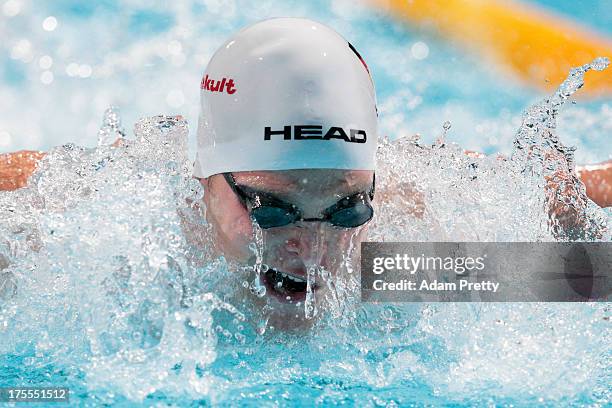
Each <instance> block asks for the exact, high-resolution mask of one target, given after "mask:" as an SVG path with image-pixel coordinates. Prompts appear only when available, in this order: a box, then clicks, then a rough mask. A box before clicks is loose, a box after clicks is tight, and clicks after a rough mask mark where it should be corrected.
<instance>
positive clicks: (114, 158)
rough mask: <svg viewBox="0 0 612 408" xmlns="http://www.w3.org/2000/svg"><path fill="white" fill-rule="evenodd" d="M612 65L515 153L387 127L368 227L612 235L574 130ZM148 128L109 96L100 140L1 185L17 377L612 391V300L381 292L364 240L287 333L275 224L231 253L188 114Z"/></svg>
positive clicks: (568, 89) (121, 389) (536, 125)
mask: <svg viewBox="0 0 612 408" xmlns="http://www.w3.org/2000/svg"><path fill="white" fill-rule="evenodd" d="M606 65H607V61H606V60H604V59H599V60H596V61H594V62H593V63H592V64H587V65H585V66H583V67H580V68H577V69H575V70H573V71H572V73H571V75H570V77H569V78H568V80H567V81H566V82H564V83H563V84H562V86H561V87H560V88H559V90H558V91H557V92H556V93H555V94H554V95H553V96H551V97H550V98H548V99H546V100H544V101H542V102H540V103H538V104H536V105H534V106H533V107H531V108H529V109H528V110H527V111H526V113H525V115H524V118H523V121H522V125H521V126H520V128H519V130H518V132H517V136H516V141H515V144H514V146H515V148H514V151H513V153H512V155H511V156H510V157H507V158H504V157H498V156H497V155H491V156H484V157H476V156H474V155H466V154H465V153H464V151H463V149H462V148H461V147H460V146H458V145H456V144H452V143H448V142H447V141H446V134H447V132H449V131H450V129H451V127H450V123H445V124H444V125H443V126H442V130H441V131H442V134H441V137H440V138H439V140H438V141H437V142H436V143H435V144H434V145H431V146H429V145H425V144H423V143H422V142H420V140H419V139H418V138H417V137H413V138H401V139H398V140H395V141H389V140H382V141H381V144H380V148H379V152H378V155H379V156H378V159H379V169H378V170H377V174H376V182H377V191H376V200H375V207H376V208H375V210H376V215H375V219H374V220H373V222H372V224H371V226H370V229H369V234H368V239H369V240H377V241H414V240H421V241H446V240H458V241H543V240H567V239H589V240H601V241H610V231H609V219H610V216H609V213H606V212H605V211H604V210H602V209H600V208H598V207H597V206H596V205H595V204H593V203H592V202H591V201H590V200H589V199H588V198H587V197H586V194H585V190H584V187H583V186H582V184H581V183H580V181H579V180H578V178H577V177H576V175H575V172H574V163H573V149H572V148H569V147H566V146H565V145H564V144H563V143H562V142H561V141H560V140H559V138H558V136H557V131H556V120H557V115H558V112H559V108H560V107H561V106H562V105H563V103H564V102H565V101H566V100H567V98H568V97H569V96H570V95H571V94H572V93H574V92H575V91H576V90H577V89H579V88H580V87H581V86H582V84H583V76H584V73H585V72H586V71H588V70H589V69H603V68H605V66H606ZM134 134H135V138H134V139H133V140H128V139H124V138H123V136H124V135H125V132H124V131H123V130H122V127H121V123H120V119H119V117H118V113H117V111H116V110H113V109H111V110H109V111H107V114H106V116H105V118H104V122H103V126H102V129H101V130H100V133H99V135H100V137H99V140H100V145H99V146H98V147H97V148H83V147H79V146H76V145H73V144H68V145H64V146H60V147H57V148H54V149H53V150H51V151H50V152H49V154H48V155H47V156H46V157H45V158H44V159H43V160H42V161H41V163H40V166H39V169H38V170H37V172H36V173H35V175H34V176H33V177H32V178H31V180H30V182H29V185H28V186H27V187H26V188H24V189H21V190H17V191H14V192H4V193H2V194H0V356H1V357H0V359H1V360H2V365H3V366H5V367H8V369H7V370H4V369H3V372H2V374H1V375H0V382H2V383H6V384H17V383H19V384H22V383H26V382H32V383H36V384H48V383H50V384H54V385H58V384H67V385H69V386H71V387H73V388H74V389H77V390H81V391H82V393H83V394H82V396H81V397H80V398H83V399H85V398H86V397H87V398H89V399H91V401H93V402H92V403H114V402H121V401H125V400H126V399H127V400H131V401H142V400H144V399H147V401H148V403H151V404H153V403H155V402H158V401H160V400H161V401H165V402H177V401H178V399H179V398H184V397H189V398H192V399H201V400H205V401H208V402H211V403H213V404H214V403H222V402H225V403H227V402H234V403H238V402H240V403H248V402H254V401H256V400H261V399H264V400H266V399H268V400H269V401H275V400H281V401H287V402H295V403H298V402H306V401H312V400H315V401H316V402H318V403H340V402H349V403H350V402H353V403H355V402H357V401H358V402H360V403H363V404H367V405H372V406H373V405H377V404H383V405H388V404H391V405H393V404H406V403H409V402H416V401H419V402H427V401H430V402H433V401H436V398H441V399H442V400H444V401H448V402H458V403H466V404H475V403H486V402H490V401H493V400H494V399H495V400H496V401H498V402H499V401H502V402H507V403H536V402H549V403H559V402H561V403H568V402H582V403H589V404H597V403H599V404H605V403H606V402H609V399H610V390H609V381H610V370H611V366H610V361H611V360H610V352H611V350H610V344H609V341H606V339H609V335H610V326H609V310H608V309H607V308H606V306H605V304H570V305H565V304H564V305H559V304H537V303H525V304H414V305H413V304H406V305H400V304H388V305H363V304H361V303H360V302H359V293H358V288H359V273H358V271H356V270H355V269H354V268H353V266H352V265H353V264H352V263H351V261H350V260H351V259H352V258H354V256H355V254H356V253H357V251H358V245H357V242H354V241H353V242H351V245H350V248H349V251H348V252H349V253H348V254H346V259H345V260H344V261H345V262H343V263H342V266H341V268H340V270H339V271H334V272H333V273H332V272H330V271H325V270H324V269H323V268H321V267H318V266H317V265H316V262H315V260H316V259H315V258H316V257H315V258H313V263H312V264H310V267H309V273H308V276H309V277H308V280H309V282H308V285H309V287H311V285H313V284H314V283H315V282H316V283H320V284H324V285H327V286H328V288H329V290H328V291H326V292H325V293H326V294H325V296H324V298H322V299H316V298H317V292H316V291H315V292H314V293H313V292H312V291H310V292H309V295H310V296H309V297H307V300H306V301H305V302H304V304H301V305H297V306H296V313H298V312H299V314H300V317H299V319H296V320H300V319H301V320H303V321H306V322H307V323H308V326H309V328H308V329H307V330H302V331H297V332H296V331H288V332H283V331H281V330H278V329H279V326H278V324H277V323H275V322H274V319H275V317H274V316H275V306H274V304H272V303H270V302H268V301H267V298H266V297H265V287H264V286H263V285H261V283H260V281H259V278H260V274H261V273H262V270H265V265H263V263H262V257H261V256H260V255H261V250H262V246H263V245H264V244H265V239H266V237H265V233H264V232H263V231H262V230H260V229H258V228H255V237H254V243H253V246H252V251H253V254H254V257H255V267H243V266H240V265H234V264H232V263H230V262H227V261H226V260H225V259H224V258H222V257H221V258H217V257H215V256H214V255H213V251H212V245H211V242H210V237H211V233H210V226H209V225H208V224H207V223H206V222H205V217H204V214H205V210H206V209H205V208H204V206H203V203H202V197H203V190H202V187H201V185H200V183H199V182H198V181H197V180H194V179H192V178H191V173H190V172H191V164H190V160H189V158H188V155H187V123H186V122H185V121H184V120H183V119H182V118H181V117H169V116H157V117H152V118H146V119H142V120H140V121H139V122H138V123H137V124H136V126H135V130H134ZM116 138H120V140H119V142H117V143H113V142H114V140H115V139H116ZM568 214H569V216H568ZM538 398H540V400H538ZM437 401H438V402H439V400H437Z"/></svg>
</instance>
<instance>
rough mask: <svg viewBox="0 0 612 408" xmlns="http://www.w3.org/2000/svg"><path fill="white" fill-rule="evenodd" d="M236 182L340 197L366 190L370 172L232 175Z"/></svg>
mask: <svg viewBox="0 0 612 408" xmlns="http://www.w3.org/2000/svg"><path fill="white" fill-rule="evenodd" d="M233 174H234V178H235V179H236V182H237V183H238V184H241V185H245V186H249V187H252V188H255V189H259V190H263V191H268V192H272V193H277V194H279V195H284V196H289V195H291V194H292V193H304V192H308V193H310V194H314V195H319V194H334V195H343V194H346V193H353V192H356V191H364V190H369V189H370V187H371V185H372V177H373V175H374V172H373V171H371V170H338V169H300V170H278V171H246V172H236V173H233Z"/></svg>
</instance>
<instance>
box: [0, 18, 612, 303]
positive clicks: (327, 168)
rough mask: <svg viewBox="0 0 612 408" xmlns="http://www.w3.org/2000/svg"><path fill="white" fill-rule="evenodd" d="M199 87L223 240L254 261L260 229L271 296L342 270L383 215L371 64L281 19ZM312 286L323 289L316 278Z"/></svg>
mask: <svg viewBox="0 0 612 408" xmlns="http://www.w3.org/2000/svg"><path fill="white" fill-rule="evenodd" d="M200 92H201V106H200V117H199V123H198V130H197V138H198V151H197V158H196V163H195V167H194V173H193V174H194V177H196V178H197V179H199V180H200V182H201V184H202V185H203V187H204V190H205V195H204V203H205V206H206V217H207V219H208V221H209V223H210V225H211V226H212V228H213V231H214V234H215V235H214V242H215V249H216V251H217V253H218V254H219V255H224V256H225V257H226V258H227V259H229V260H232V261H236V262H239V263H243V264H252V263H253V262H254V261H253V258H254V254H253V251H252V249H251V248H250V244H251V243H252V242H253V236H254V233H255V232H257V231H256V230H255V231H254V228H261V230H260V231H259V232H260V233H261V236H262V238H263V242H264V243H265V245H264V246H265V247H264V248H263V251H262V252H261V254H260V256H261V263H263V264H264V265H267V268H266V269H265V270H263V271H262V280H263V284H264V285H265V286H266V294H267V297H268V298H269V299H271V300H274V301H276V302H277V303H278V304H281V305H282V304H292V305H295V304H299V303H301V302H304V300H305V298H306V295H307V289H308V288H307V285H308V282H307V271H308V270H309V268H311V267H312V266H313V265H319V266H321V267H323V268H324V269H325V270H327V271H331V272H332V273H333V272H334V271H337V270H338V269H339V268H340V265H341V264H342V262H346V259H345V254H346V252H347V249H348V248H349V247H351V246H352V244H358V243H359V242H361V241H362V240H364V239H365V236H366V234H367V225H368V222H369V221H370V220H371V219H372V217H373V213H374V210H373V206H372V201H373V200H374V197H375V190H376V189H375V177H374V173H375V164H376V163H375V155H376V148H377V110H376V97H375V90H374V85H373V82H372V78H371V76H370V73H369V70H368V67H367V65H366V63H365V62H364V60H363V59H362V57H361V56H360V55H359V53H358V52H357V50H356V49H355V48H354V47H353V46H352V45H351V44H350V43H348V42H347V41H346V40H345V39H343V38H342V37H341V36H340V35H339V34H338V33H336V32H335V31H333V30H332V29H330V28H328V27H326V26H324V25H322V24H319V23H317V22H314V21H310V20H306V19H294V18H277V19H271V20H266V21H263V22H260V23H257V24H254V25H251V26H249V27H247V28H245V29H243V30H242V31H240V32H238V33H237V34H236V35H234V36H233V37H232V38H230V39H229V40H228V41H227V42H225V43H224V44H223V45H222V46H221V47H220V48H219V49H218V50H217V52H216V53H215V54H214V55H213V57H212V58H211V60H210V62H209V64H208V66H207V68H206V70H205V72H204V75H203V79H202V81H201V83H200ZM42 155H43V154H41V153H38V152H19V153H14V154H6V155H2V156H0V189H4V190H11V189H16V188H19V187H22V186H24V185H25V184H26V182H27V179H28V177H29V175H30V174H31V173H32V172H33V171H34V169H35V167H36V161H37V160H39V159H40V158H41V157H42ZM579 174H580V177H581V178H582V180H583V182H584V183H585V184H586V186H587V192H588V193H589V196H590V197H591V198H592V199H593V200H594V201H595V202H596V203H598V204H599V205H600V206H603V207H605V206H610V205H612V164H610V163H606V164H603V165H601V166H587V167H583V168H581V169H579ZM254 222H255V223H256V224H255V226H254ZM257 226H258V227H257ZM355 252H358V251H355ZM357 256H358V254H357ZM351 262H353V264H354V265H356V264H357V262H358V261H357V259H356V258H355V259H353V260H352V261H351ZM311 289H313V290H314V291H315V292H316V291H324V290H325V288H324V285H322V283H321V282H320V281H317V280H315V284H314V287H312V288H311Z"/></svg>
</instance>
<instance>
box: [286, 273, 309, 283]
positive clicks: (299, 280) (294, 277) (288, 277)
mask: <svg viewBox="0 0 612 408" xmlns="http://www.w3.org/2000/svg"><path fill="white" fill-rule="evenodd" d="M280 274H281V276H282V277H283V279H289V280H291V281H293V282H298V283H304V282H306V280H305V279H301V278H298V277H296V276H292V275H287V274H286V273H283V272H281V273H280Z"/></svg>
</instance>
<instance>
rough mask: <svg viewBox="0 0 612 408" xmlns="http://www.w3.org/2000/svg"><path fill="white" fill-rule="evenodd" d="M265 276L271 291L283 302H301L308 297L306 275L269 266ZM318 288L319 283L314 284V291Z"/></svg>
mask: <svg viewBox="0 0 612 408" xmlns="http://www.w3.org/2000/svg"><path fill="white" fill-rule="evenodd" d="M263 278H264V281H265V284H266V287H267V289H268V291H269V293H271V294H272V295H273V296H274V297H276V298H277V299H279V300H280V301H282V302H286V303H292V302H301V301H304V300H305V299H306V290H307V286H308V282H307V280H306V278H305V277H301V276H296V275H293V274H290V273H286V272H281V271H278V270H276V269H273V268H268V270H267V271H265V272H264V274H263ZM316 288H317V285H314V286H313V291H314V290H316Z"/></svg>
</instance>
